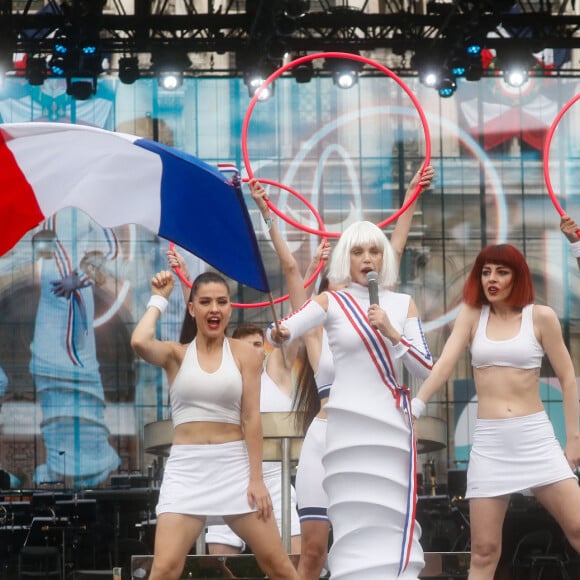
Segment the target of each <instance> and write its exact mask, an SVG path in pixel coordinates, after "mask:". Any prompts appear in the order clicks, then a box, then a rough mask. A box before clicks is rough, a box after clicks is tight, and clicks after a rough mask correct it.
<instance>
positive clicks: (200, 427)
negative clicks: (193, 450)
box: [173, 421, 244, 445]
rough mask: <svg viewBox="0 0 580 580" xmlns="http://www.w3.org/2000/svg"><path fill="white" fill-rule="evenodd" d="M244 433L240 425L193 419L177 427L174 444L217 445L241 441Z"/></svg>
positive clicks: (174, 433)
mask: <svg viewBox="0 0 580 580" xmlns="http://www.w3.org/2000/svg"><path fill="white" fill-rule="evenodd" d="M243 438H244V433H243V431H242V427H241V426H240V425H235V424H233V423H216V422H213V421H191V422H189V423H182V424H181V425H178V426H177V427H175V430H174V432H173V444H174V445H215V444H219V443H229V442H231V441H240V440H241V439H243Z"/></svg>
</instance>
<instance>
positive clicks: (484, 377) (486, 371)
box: [473, 366, 544, 419]
mask: <svg viewBox="0 0 580 580" xmlns="http://www.w3.org/2000/svg"><path fill="white" fill-rule="evenodd" d="M539 374H540V369H538V368H535V369H517V368H514V367H504V366H491V367H483V368H474V369H473V378H474V380H475V390H476V391H477V416H478V418H479V419H509V418H511V417H524V416H525V415H532V414H534V413H539V412H540V411H543V410H544V406H543V405H542V400H541V398H540V390H539V384H538V378H539Z"/></svg>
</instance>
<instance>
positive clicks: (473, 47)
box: [465, 40, 482, 56]
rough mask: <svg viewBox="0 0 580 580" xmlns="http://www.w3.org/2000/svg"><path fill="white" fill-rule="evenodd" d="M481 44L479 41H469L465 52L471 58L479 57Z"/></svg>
mask: <svg viewBox="0 0 580 580" xmlns="http://www.w3.org/2000/svg"><path fill="white" fill-rule="evenodd" d="M481 48H482V46H481V42H478V41H477V40H468V41H467V43H466V45H465V52H466V53H467V54H468V55H469V56H479V55H480V54H481Z"/></svg>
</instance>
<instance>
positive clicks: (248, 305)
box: [169, 178, 326, 308]
mask: <svg viewBox="0 0 580 580" xmlns="http://www.w3.org/2000/svg"><path fill="white" fill-rule="evenodd" d="M249 180H250V179H249V178H244V179H242V181H243V182H246V183H247V182H248V181H249ZM259 181H260V183H265V184H267V185H272V186H274V187H278V188H280V189H285V190H286V191H288V192H289V193H291V194H292V195H294V196H296V197H297V198H298V199H299V200H300V201H302V202H303V203H304V204H305V205H306V207H308V209H309V210H310V211H311V212H312V214H313V215H314V218H315V219H316V221H317V222H318V226H319V227H320V229H321V230H322V231H325V229H324V222H323V221H322V217H321V216H320V213H318V211H317V210H316V208H315V207H314V206H313V205H312V204H311V203H310V202H309V201H308V200H307V199H306V198H305V197H304V196H303V195H301V194H300V193H298V192H297V191H295V190H294V189H292V188H291V187H288V186H287V185H283V184H282V183H278V182H277V181H272V180H271V179H260V180H259ZM275 213H276V214H277V215H278V212H277V211H276V212H275ZM322 237H324V238H325V239H326V234H325V235H324V236H322ZM174 247H175V244H174V243H173V242H170V244H169V248H170V249H173V248H174ZM324 264H325V261H324V260H321V261H320V263H319V264H318V266H317V268H316V270H315V271H314V272H313V273H312V276H310V278H309V279H308V280H306V281H305V282H304V288H308V286H310V284H312V283H313V282H314V280H316V278H317V277H318V274H320V272H321V271H322V268H324ZM175 273H176V274H177V277H178V278H179V279H180V280H181V281H182V282H183V283H184V284H185V285H186V286H188V287H189V288H191V286H192V282H191V281H190V280H188V279H187V278H186V277H185V275H184V274H183V272H182V271H181V268H175ZM288 298H290V295H289V294H285V295H284V296H280V297H278V298H275V299H274V304H279V303H280V302H284V301H285V300H288ZM267 306H270V302H269V301H265V302H253V303H250V302H232V307H233V308H265V307H267Z"/></svg>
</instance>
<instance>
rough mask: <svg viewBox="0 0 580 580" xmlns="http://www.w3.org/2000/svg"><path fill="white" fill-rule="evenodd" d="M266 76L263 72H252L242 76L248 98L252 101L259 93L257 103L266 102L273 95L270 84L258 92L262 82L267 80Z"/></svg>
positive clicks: (271, 84) (272, 84)
mask: <svg viewBox="0 0 580 580" xmlns="http://www.w3.org/2000/svg"><path fill="white" fill-rule="evenodd" d="M268 76H269V75H268V74H266V73H265V72H264V71H260V70H257V69H256V70H254V71H253V72H248V73H246V74H244V83H245V84H246V87H247V88H248V96H249V97H250V98H251V99H252V98H253V97H254V96H255V94H256V93H257V92H258V91H260V92H259V95H258V101H267V100H268V99H270V98H271V97H272V95H273V94H274V83H270V84H269V85H268V86H267V87H264V88H263V89H261V90H260V87H261V86H262V84H263V83H264V81H265V80H266V79H267V78H268Z"/></svg>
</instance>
